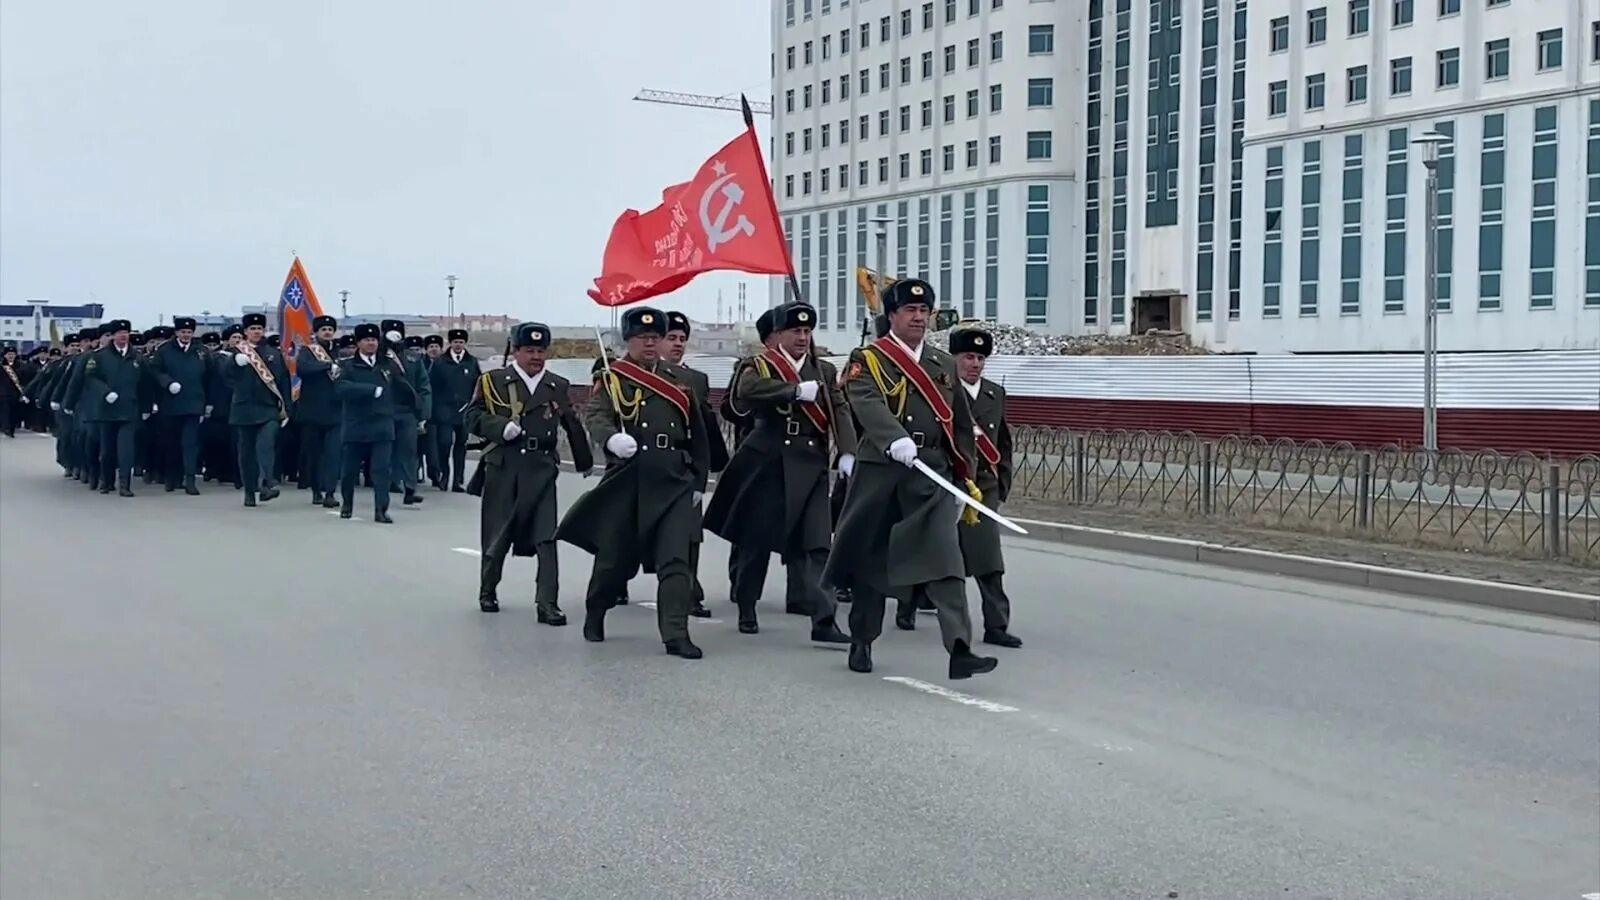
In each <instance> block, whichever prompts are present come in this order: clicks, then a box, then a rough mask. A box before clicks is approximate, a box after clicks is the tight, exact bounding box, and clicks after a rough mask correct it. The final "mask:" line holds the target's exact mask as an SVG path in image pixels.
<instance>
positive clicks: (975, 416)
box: [957, 378, 1012, 576]
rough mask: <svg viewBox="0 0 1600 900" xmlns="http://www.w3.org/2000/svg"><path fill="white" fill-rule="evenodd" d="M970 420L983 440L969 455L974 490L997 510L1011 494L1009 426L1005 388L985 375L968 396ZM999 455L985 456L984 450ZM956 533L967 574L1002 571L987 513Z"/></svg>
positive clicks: (993, 526) (996, 538)
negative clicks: (973, 468)
mask: <svg viewBox="0 0 1600 900" xmlns="http://www.w3.org/2000/svg"><path fill="white" fill-rule="evenodd" d="M970 400H971V404H972V423H973V425H975V426H976V427H977V428H978V432H975V433H974V434H975V435H976V434H977V433H982V434H983V435H984V437H985V439H986V441H980V442H979V447H978V453H977V455H976V456H975V457H974V458H973V462H974V465H975V467H976V469H977V478H976V479H975V480H976V481H977V484H978V490H979V491H981V492H982V494H983V504H984V505H985V506H987V507H989V508H990V509H993V510H996V511H998V510H999V509H1000V504H1001V503H1004V502H1005V499H1006V497H1008V496H1010V494H1011V474H1012V467H1011V460H1012V442H1011V426H1010V425H1009V424H1007V422H1006V391H1005V388H1003V387H1001V386H1000V385H998V384H995V383H994V382H992V381H990V380H989V379H987V378H983V379H980V380H979V382H978V395H977V396H976V397H972V398H970ZM989 450H993V451H994V453H995V454H996V455H997V456H998V457H999V458H998V459H997V460H995V461H994V462H990V461H989V459H988V453H987V451H989ZM957 533H958V534H959V535H960V536H961V556H962V558H963V559H964V560H965V561H966V564H967V574H968V575H971V576H981V575H992V574H996V573H1004V572H1005V570H1006V563H1005V555H1004V554H1003V553H1001V552H1000V526H999V524H997V523H996V522H995V521H994V520H993V519H990V518H988V517H987V516H980V517H979V518H978V522H977V524H975V525H963V526H962V527H961V528H960V529H959V530H958V531H957Z"/></svg>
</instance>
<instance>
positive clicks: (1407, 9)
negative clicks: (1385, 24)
mask: <svg viewBox="0 0 1600 900" xmlns="http://www.w3.org/2000/svg"><path fill="white" fill-rule="evenodd" d="M1392 2H1393V4H1394V5H1393V6H1392V7H1391V10H1392V13H1391V18H1390V21H1391V22H1393V23H1394V26H1395V27H1396V28H1399V27H1400V26H1401V25H1410V24H1411V20H1412V19H1415V18H1416V17H1417V7H1416V2H1415V0H1392Z"/></svg>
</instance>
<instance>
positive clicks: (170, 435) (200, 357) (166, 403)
mask: <svg viewBox="0 0 1600 900" xmlns="http://www.w3.org/2000/svg"><path fill="white" fill-rule="evenodd" d="M194 327H195V321H194V319H192V318H190V317H188V316H177V317H175V318H174V319H173V320H172V332H173V335H172V340H169V341H165V342H163V343H162V344H161V346H160V347H159V348H158V349H157V350H156V352H155V354H154V356H153V357H152V358H151V360H150V374H151V376H152V377H153V378H154V379H155V382H156V385H157V386H158V387H159V388H160V390H159V391H158V392H157V394H156V396H157V397H158V398H159V399H158V401H157V402H158V404H159V406H160V409H159V410H158V412H157V415H156V435H157V445H158V447H159V448H160V449H159V451H158V456H159V457H160V458H161V459H162V461H163V465H164V471H163V473H162V474H163V475H165V476H166V477H165V484H166V489H167V490H168V491H169V492H171V491H175V490H177V489H178V486H179V485H180V484H182V486H183V490H184V493H186V494H189V495H191V496H192V495H196V494H199V493H200V488H199V486H198V485H196V484H195V478H196V476H198V475H199V474H200V419H201V418H202V417H204V416H205V414H206V388H207V387H208V385H207V381H209V379H210V378H211V377H212V376H211V372H212V371H213V370H212V365H211V354H210V353H209V352H207V351H206V350H205V349H204V348H203V347H202V346H201V345H200V343H199V342H198V341H196V340H195V339H194Z"/></svg>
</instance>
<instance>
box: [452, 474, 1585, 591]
mask: <svg viewBox="0 0 1600 900" xmlns="http://www.w3.org/2000/svg"><path fill="white" fill-rule="evenodd" d="M472 455H474V456H476V454H472ZM561 468H562V469H563V470H565V471H568V472H571V471H573V468H572V463H571V462H570V461H568V460H565V459H563V460H562V461H561ZM715 481H716V479H715V478H713V479H712V482H713V483H715ZM1013 521H1015V522H1016V523H1017V524H1019V525H1022V526H1024V527H1025V528H1027V529H1028V537H1029V538H1031V539H1034V540H1040V541H1048V542H1051V543H1056V544H1071V545H1074V546H1078V547H1093V548H1095V549H1098V550H1111V551H1115V552H1117V553H1132V554H1135V555H1138V556H1153V557H1158V558H1161V559H1173V560H1178V561H1181V562H1192V563H1202V564H1205V565H1210V566H1220V567H1222V568H1228V569H1238V570H1240V571H1244V572H1260V573H1262V574H1266V575H1281V576H1285V577H1289V578H1303V579H1305V580H1307V581H1318V582H1322V583H1324V584H1337V585H1343V586H1346V587H1360V588H1369V589H1371V590H1375V591H1387V592H1390V593H1395V594H1407V595H1409V596H1413V597H1424V598H1427V599H1430V600H1444V601H1448V602H1451V603H1465V604H1469V605H1472V606H1485V607H1490V608H1492V609H1503V610H1510V611H1512V612H1524V613H1533V614H1535V615H1541V616H1554V617H1556V618H1560V619H1573V620H1576V621H1579V622H1600V595H1595V596H1591V595H1587V594H1575V593H1571V592H1569V591H1554V590H1550V589H1549V588H1541V587H1533V586H1531V585H1523V584H1510V583H1505V582H1498V581H1482V580H1479V579H1475V578H1457V577H1455V576H1453V575H1435V574H1433V573H1430V572H1413V571H1410V570H1408V569H1394V568H1390V567H1388V566H1372V565H1367V564H1365V563H1353V562H1345V561H1343V560H1338V559H1322V558H1320V557H1315V556H1299V555H1296V554H1293V553H1278V552H1275V551H1271V550H1255V549H1251V548H1249V547H1228V546H1224V545H1222V544H1211V543H1207V542H1205V541H1195V540H1189V539H1186V538H1174V537H1164V536H1162V535H1157V534H1141V533H1139V532H1134V531H1114V530H1112V529H1109V528H1091V527H1089V526H1087V525H1069V524H1067V523H1065V522H1046V521H1042V520H1039V519H1014V520H1013ZM1006 539H1007V540H1013V539H1018V540H1020V538H1011V537H1010V536H1007V538H1006Z"/></svg>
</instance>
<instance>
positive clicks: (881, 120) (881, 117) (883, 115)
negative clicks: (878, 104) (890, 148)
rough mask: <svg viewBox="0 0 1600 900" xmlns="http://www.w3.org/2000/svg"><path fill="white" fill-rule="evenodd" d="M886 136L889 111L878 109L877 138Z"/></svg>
mask: <svg viewBox="0 0 1600 900" xmlns="http://www.w3.org/2000/svg"><path fill="white" fill-rule="evenodd" d="M907 112H909V110H907ZM888 134H889V111H888V110H887V109H880V110H878V137H886V136H888Z"/></svg>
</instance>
